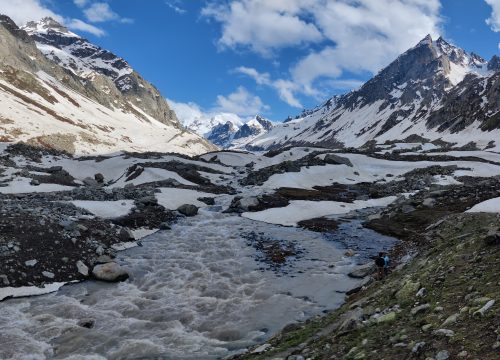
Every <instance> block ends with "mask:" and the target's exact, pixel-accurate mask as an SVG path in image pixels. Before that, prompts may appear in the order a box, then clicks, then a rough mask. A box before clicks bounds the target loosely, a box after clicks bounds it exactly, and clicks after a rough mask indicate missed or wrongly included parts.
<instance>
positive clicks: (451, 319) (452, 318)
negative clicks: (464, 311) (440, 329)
mask: <svg viewBox="0 0 500 360" xmlns="http://www.w3.org/2000/svg"><path fill="white" fill-rule="evenodd" d="M459 316H460V314H453V315H450V316H448V317H447V318H446V320H445V321H444V322H443V325H441V326H446V325H450V324H454V323H456V322H457V320H458V317H459Z"/></svg>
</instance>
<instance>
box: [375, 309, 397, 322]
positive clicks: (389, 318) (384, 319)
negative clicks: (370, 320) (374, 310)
mask: <svg viewBox="0 0 500 360" xmlns="http://www.w3.org/2000/svg"><path fill="white" fill-rule="evenodd" d="M394 320H396V312H394V311H391V312H389V313H387V314H385V315H382V316H380V317H378V318H377V323H387V322H392V321H394Z"/></svg>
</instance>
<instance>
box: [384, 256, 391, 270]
mask: <svg viewBox="0 0 500 360" xmlns="http://www.w3.org/2000/svg"><path fill="white" fill-rule="evenodd" d="M384 263H385V264H384V275H385V276H387V275H389V266H391V259H390V258H389V254H388V253H384Z"/></svg>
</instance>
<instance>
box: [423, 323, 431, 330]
mask: <svg viewBox="0 0 500 360" xmlns="http://www.w3.org/2000/svg"><path fill="white" fill-rule="evenodd" d="M430 329H432V324H425V325H424V326H422V331H423V332H427V331H429V330H430Z"/></svg>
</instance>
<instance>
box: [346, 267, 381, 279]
mask: <svg viewBox="0 0 500 360" xmlns="http://www.w3.org/2000/svg"><path fill="white" fill-rule="evenodd" d="M374 271H375V267H374V265H373V264H372V263H368V264H365V265H361V266H359V267H357V268H356V269H354V270H352V271H351V272H350V273H349V274H347V275H348V276H349V277H352V278H355V279H362V278H365V277H367V276H369V275H371V274H373V272H374Z"/></svg>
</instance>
